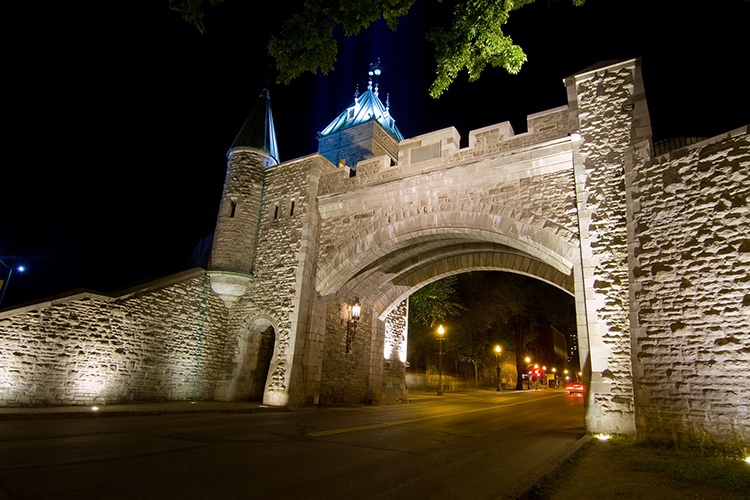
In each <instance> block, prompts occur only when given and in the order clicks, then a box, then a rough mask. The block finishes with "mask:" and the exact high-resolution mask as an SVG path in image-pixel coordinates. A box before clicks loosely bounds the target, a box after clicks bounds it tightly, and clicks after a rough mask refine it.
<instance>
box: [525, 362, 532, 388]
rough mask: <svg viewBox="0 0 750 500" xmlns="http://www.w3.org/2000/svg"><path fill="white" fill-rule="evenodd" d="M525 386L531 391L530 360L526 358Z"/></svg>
mask: <svg viewBox="0 0 750 500" xmlns="http://www.w3.org/2000/svg"><path fill="white" fill-rule="evenodd" d="M525 361H526V385H527V386H528V388H529V390H531V358H530V357H528V356H526V360H525Z"/></svg>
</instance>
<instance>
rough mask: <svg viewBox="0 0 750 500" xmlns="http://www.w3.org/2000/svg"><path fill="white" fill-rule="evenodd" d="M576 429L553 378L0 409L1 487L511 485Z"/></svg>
mask: <svg viewBox="0 0 750 500" xmlns="http://www.w3.org/2000/svg"><path fill="white" fill-rule="evenodd" d="M584 434H585V431H584V426H583V400H582V398H581V397H580V396H578V395H570V394H568V393H566V392H562V391H534V392H528V391H522V392H500V393H493V392H490V391H485V392H478V393H472V394H463V395H453V394H447V395H446V397H444V398H423V399H418V398H415V400H414V401H413V402H412V403H408V404H403V405H389V406H358V407H346V408H322V409H309V410H302V411H296V412H282V413H248V414H231V413H228V414H221V413H205V414H185V415H161V416H136V417H123V418H105V419H54V420H9V421H3V422H0V498H2V499H11V498H12V499H22V500H27V499H56V500H57V499H88V498H96V499H152V498H154V499H155V498H159V499H163V498H182V499H213V498H217V499H234V498H237V499H240V498H241V499H253V498H269V497H272V498H280V499H297V498H299V499H302V498H304V499H338V498H346V499H358V500H360V499H371V498H372V499H376V498H377V499H407V498H408V499H412V500H414V499H457V498H472V499H484V498H514V497H515V496H516V495H518V493H519V492H521V491H523V490H524V488H527V487H528V486H530V485H531V483H530V482H531V481H534V480H535V479H536V478H537V476H538V475H539V473H540V471H542V470H543V469H544V468H545V467H547V466H548V464H550V463H553V462H555V461H556V460H559V458H560V457H561V456H565V455H566V453H568V452H569V450H570V449H571V447H573V446H575V444H576V443H577V442H578V441H579V438H581V437H582V436H583V435H584Z"/></svg>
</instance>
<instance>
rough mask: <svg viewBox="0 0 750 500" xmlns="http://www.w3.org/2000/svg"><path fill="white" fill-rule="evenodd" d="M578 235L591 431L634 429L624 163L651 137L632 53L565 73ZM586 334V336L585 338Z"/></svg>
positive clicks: (583, 362) (629, 164) (583, 361)
mask: <svg viewBox="0 0 750 500" xmlns="http://www.w3.org/2000/svg"><path fill="white" fill-rule="evenodd" d="M566 86H567V90H568V101H569V107H570V110H571V133H572V134H574V139H576V140H580V142H578V148H577V154H576V160H575V176H576V196H577V205H578V215H579V229H580V237H581V264H580V278H577V279H576V285H577V287H578V286H579V285H580V286H581V287H582V288H581V290H579V291H578V293H577V301H578V311H579V312H578V315H579V346H580V348H581V354H582V358H581V365H582V366H581V368H582V369H583V373H584V375H583V376H584V382H585V383H586V385H587V386H588V388H589V390H588V392H587V395H586V397H587V399H586V417H585V418H586V427H587V429H588V430H589V431H590V432H608V433H634V432H635V417H634V414H635V413H634V412H635V409H634V402H633V380H632V369H631V357H630V324H629V290H628V262H627V259H628V247H627V203H626V195H625V183H624V182H625V181H624V179H625V169H626V168H628V169H629V168H631V167H632V158H633V153H632V151H633V144H635V143H637V142H639V141H642V140H648V139H650V135H651V129H650V124H649V120H648V109H647V106H646V102H645V95H644V93H643V83H642V80H641V75H640V61H639V60H636V59H633V60H628V61H624V62H621V63H616V64H612V65H609V66H605V67H600V68H596V69H593V70H590V71H587V72H585V73H582V74H579V75H575V76H572V77H570V78H568V79H566ZM584 336H585V337H586V338H581V337H584Z"/></svg>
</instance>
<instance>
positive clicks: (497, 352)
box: [495, 345, 502, 391]
mask: <svg viewBox="0 0 750 500" xmlns="http://www.w3.org/2000/svg"><path fill="white" fill-rule="evenodd" d="M501 351H502V348H501V347H500V346H499V345H496V346H495V358H497V390H498V391H499V390H500V352H501Z"/></svg>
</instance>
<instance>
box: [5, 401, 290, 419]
mask: <svg viewBox="0 0 750 500" xmlns="http://www.w3.org/2000/svg"><path fill="white" fill-rule="evenodd" d="M259 411H271V412H283V411H287V408H286V407H278V406H266V405H263V404H261V403H259V402H257V401H255V402H253V401H247V402H226V403H225V402H220V401H169V402H162V403H159V402H156V403H133V404H113V405H98V406H45V407H14V408H7V407H4V408H0V420H33V419H51V418H55V419H57V418H101V417H133V416H145V415H176V414H180V413H253V412H259Z"/></svg>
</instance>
